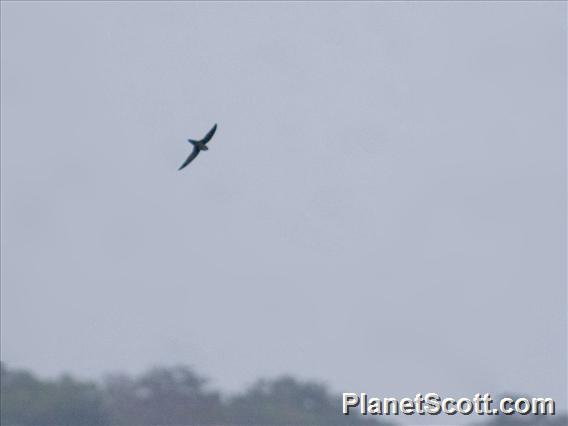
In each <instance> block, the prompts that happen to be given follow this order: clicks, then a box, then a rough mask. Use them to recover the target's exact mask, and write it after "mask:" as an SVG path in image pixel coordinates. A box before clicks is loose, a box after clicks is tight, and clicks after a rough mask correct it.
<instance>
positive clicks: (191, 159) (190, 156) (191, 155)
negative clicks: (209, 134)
mask: <svg viewBox="0 0 568 426" xmlns="http://www.w3.org/2000/svg"><path fill="white" fill-rule="evenodd" d="M198 154H199V149H197V148H193V151H191V154H189V157H187V159H186V160H185V161H184V162H183V164H182V165H181V166H179V169H178V171H179V170H181V169H183V168H184V167H186V166H187V165H188V164H189V163H191V162H192V161H193V160H194V159H195V157H197V155H198Z"/></svg>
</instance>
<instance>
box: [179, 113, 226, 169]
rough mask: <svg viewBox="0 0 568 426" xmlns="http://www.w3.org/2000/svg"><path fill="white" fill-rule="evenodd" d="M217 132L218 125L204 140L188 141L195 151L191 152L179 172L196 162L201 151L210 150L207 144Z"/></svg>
mask: <svg viewBox="0 0 568 426" xmlns="http://www.w3.org/2000/svg"><path fill="white" fill-rule="evenodd" d="M216 130H217V124H215V125H214V126H213V127H212V128H211V130H209V131H208V132H207V134H206V135H205V136H204V137H203V139H200V140H198V141H196V140H193V139H188V140H187V141H188V142H189V143H190V144H192V145H193V151H191V154H189V157H187V159H186V160H185V161H184V162H183V164H182V165H181V166H180V167H179V169H178V170H181V169H183V168H184V167H186V166H187V165H188V164H189V163H191V162H192V161H193V160H195V157H197V156H198V155H199V153H200V152H201V151H207V150H208V149H209V148H208V147H207V142H209V141H210V140H211V138H212V137H213V135H214V134H215V131H216Z"/></svg>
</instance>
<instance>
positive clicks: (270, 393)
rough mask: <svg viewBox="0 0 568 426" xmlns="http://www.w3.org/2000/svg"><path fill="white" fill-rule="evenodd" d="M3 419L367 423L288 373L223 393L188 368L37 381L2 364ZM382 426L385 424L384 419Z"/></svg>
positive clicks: (24, 423) (79, 424)
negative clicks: (228, 394) (99, 379)
mask: <svg viewBox="0 0 568 426" xmlns="http://www.w3.org/2000/svg"><path fill="white" fill-rule="evenodd" d="M1 368H2V377H1V406H0V407H1V408H0V416H1V424H2V425H4V426H16V425H18V426H28V425H30V426H31V425H34V426H37V425H42V426H49V425H73V426H86V425H92V426H95V425H122V426H124V425H137V426H145V425H148V426H149V425H221V424H223V425H370V424H377V422H375V421H373V420H370V419H364V418H357V417H354V416H349V417H346V416H344V415H342V414H341V413H340V410H341V401H340V400H339V399H338V398H334V397H332V396H331V395H330V394H329V392H328V391H327V389H326V388H325V387H324V386H323V385H321V384H319V383H312V382H301V381H298V380H296V379H294V378H292V377H280V378H277V379H273V380H260V381H258V382H256V383H255V384H254V385H253V386H251V387H250V388H249V389H247V390H246V391H244V392H243V393H240V394H237V395H235V396H232V397H228V398H224V397H222V396H221V394H220V393H219V392H218V391H215V390H211V389H209V388H208V386H207V381H206V380H205V379H204V378H203V377H201V376H200V375H198V374H197V373H196V372H195V371H194V370H193V369H191V368H188V367H183V366H180V367H173V368H154V369H152V370H149V371H147V372H146V373H144V374H141V375H140V376H136V377H131V376H128V375H114V376H109V377H107V378H106V379H105V380H103V381H102V382H101V383H94V382H86V381H80V380H77V379H74V378H72V377H70V376H62V377H60V378H58V379H53V380H45V379H40V378H38V377H36V376H35V375H33V374H32V373H30V372H28V371H24V370H12V369H9V368H7V367H6V366H5V365H4V364H2V366H1ZM382 424H384V423H382Z"/></svg>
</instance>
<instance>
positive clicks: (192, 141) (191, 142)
mask: <svg viewBox="0 0 568 426" xmlns="http://www.w3.org/2000/svg"><path fill="white" fill-rule="evenodd" d="M187 141H188V142H189V143H190V144H192V145H195V144H196V143H198V142H199V141H196V140H194V139H188V140H187Z"/></svg>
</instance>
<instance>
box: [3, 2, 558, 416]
mask: <svg viewBox="0 0 568 426" xmlns="http://www.w3.org/2000/svg"><path fill="white" fill-rule="evenodd" d="M565 101H566V5H565V3H563V2H552V3H536V2H534V3H530V2H525V3H512V2H507V3H485V2H462V3H426V2H424V3H400V2H385V3H327V4H319V3H318V4H316V3H276V4H266V3H240V4H229V3H212V4H205V3H179V2H175V3H159V4H158V3H152V2H143V3H134V2H124V3H102V2H100V3H98V2H95V3H87V2H75V3H32V2H25V3H11V2H10V3H8V2H3V3H2V133H1V135H2V266H3V267H2V305H1V307H2V313H1V319H2V329H1V330H2V341H1V343H2V360H4V361H6V362H7V363H8V364H9V365H12V366H21V367H26V368H31V369H33V370H35V371H37V372H38V373H41V374H45V375H54V374H59V373H60V372H62V371H70V372H72V373H75V374H78V375H81V376H84V377H98V376H99V375H100V374H102V373H104V372H109V371H115V370H126V371H130V372H139V371H141V370H143V369H145V368H147V367H149V366H152V365H157V364H166V365H169V364H173V363H184V364H191V365H193V366H195V367H196V368H197V370H198V371H199V372H201V373H203V374H205V375H207V376H209V377H210V378H211V379H212V380H213V383H212V384H213V385H214V386H218V387H220V388H222V389H225V390H227V391H234V390H238V389H241V388H242V387H243V386H245V385H247V384H249V383H251V382H252V381H253V380H255V379H256V378H258V377H260V376H274V375H278V374H281V373H292V374H294V375H296V376H298V377H300V378H305V379H317V380H322V381H324V382H325V383H327V384H329V385H330V387H331V388H332V389H334V390H335V391H337V392H341V391H352V392H367V393H369V394H375V395H377V396H383V397H387V396H413V395H415V394H416V393H418V392H422V393H426V392H438V393H440V394H441V395H444V396H452V397H461V396H467V397H470V396H473V394H475V393H477V392H481V393H484V392H490V393H492V394H494V395H496V394H498V393H501V392H508V391H509V392H510V391H514V392H518V393H523V394H526V395H538V396H551V397H555V398H557V399H559V400H561V401H560V404H561V408H563V409H564V408H565V407H566V405H565V403H564V401H565V399H566V343H567V342H566V332H567V329H566V286H565V278H566V273H565V271H566V269H565V266H566V260H565V259H566V251H565V236H566V184H565V179H566V173H565V171H566V168H565V160H566V149H565V136H566V102H565ZM215 122H217V123H219V130H218V132H217V135H216V136H215V138H214V139H213V141H212V142H211V143H210V148H211V149H210V150H209V151H208V152H206V153H203V154H202V155H201V156H199V157H198V158H197V160H196V161H195V162H194V163H193V164H191V165H190V166H189V167H188V168H187V169H185V170H184V171H183V172H177V168H178V167H179V165H180V164H181V163H182V162H183V160H184V159H185V157H186V156H187V154H188V153H189V150H190V147H189V146H188V144H187V143H186V142H185V140H186V139H187V138H188V137H193V138H198V137H201V136H202V135H204V134H205V132H206V131H207V130H208V129H209V128H210V127H211V126H212V124H213V123H215ZM412 420H413V421H414V422H416V421H417V420H419V419H417V418H412ZM426 420H429V421H430V422H432V423H433V422H440V421H443V420H444V419H440V418H434V419H426ZM451 420H452V422H456V421H457V420H459V419H456V418H453V419H451Z"/></svg>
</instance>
